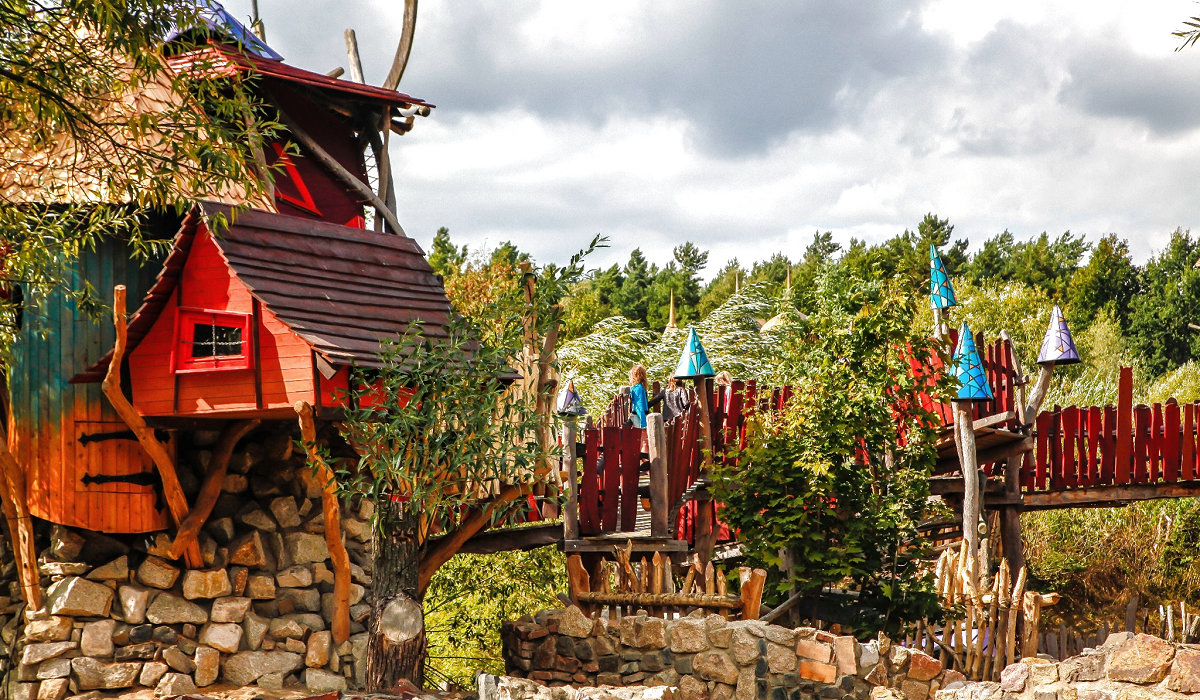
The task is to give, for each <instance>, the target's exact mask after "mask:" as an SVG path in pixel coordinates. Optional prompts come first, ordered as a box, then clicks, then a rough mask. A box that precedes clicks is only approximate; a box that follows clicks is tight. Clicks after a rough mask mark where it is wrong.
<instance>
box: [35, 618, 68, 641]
mask: <svg viewBox="0 0 1200 700" xmlns="http://www.w3.org/2000/svg"><path fill="white" fill-rule="evenodd" d="M71 629H72V620H71V618H69V617H59V616H57V615H51V616H49V617H46V618H45V619H41V620H31V621H30V622H29V624H27V625H25V639H26V640H28V641H30V642H63V641H66V640H68V639H70V638H71Z"/></svg>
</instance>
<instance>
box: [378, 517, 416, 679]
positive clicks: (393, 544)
mask: <svg viewBox="0 0 1200 700" xmlns="http://www.w3.org/2000/svg"><path fill="white" fill-rule="evenodd" d="M406 505H407V504H404V503H396V502H394V501H392V500H391V499H390V498H387V499H384V500H383V501H382V502H380V503H378V504H377V506H376V507H377V509H378V511H379V518H380V530H381V531H382V534H380V532H379V531H376V533H375V571H374V581H373V588H372V592H373V594H374V600H373V602H372V604H371V627H370V630H369V633H370V637H369V638H368V644H367V692H368V693H390V694H394V695H398V694H399V691H398V689H397V685H399V684H400V682H401V681H402V680H408V681H410V682H412V683H413V685H415V686H417V687H418V688H419V687H421V685H422V684H423V683H424V680H425V652H426V648H425V644H426V642H425V615H424V611H423V610H422V609H421V596H420V593H419V592H418V586H417V572H418V567H419V565H420V563H421V552H420V546H419V542H418V539H417V528H418V524H419V523H418V518H417V517H415V516H412V515H410V514H409V513H408V512H407V509H406Z"/></svg>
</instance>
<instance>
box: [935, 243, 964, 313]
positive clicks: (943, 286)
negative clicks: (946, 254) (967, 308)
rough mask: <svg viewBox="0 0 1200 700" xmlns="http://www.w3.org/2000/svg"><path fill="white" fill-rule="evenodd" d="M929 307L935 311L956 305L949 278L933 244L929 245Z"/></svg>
mask: <svg viewBox="0 0 1200 700" xmlns="http://www.w3.org/2000/svg"><path fill="white" fill-rule="evenodd" d="M929 305H930V306H931V307H933V308H935V309H948V308H950V307H951V306H957V305H958V302H957V301H956V300H955V299H954V288H953V287H951V286H950V276H949V275H947V274H946V266H945V265H944V264H942V256H941V255H940V254H939V253H938V249H937V246H935V245H933V244H930V245H929Z"/></svg>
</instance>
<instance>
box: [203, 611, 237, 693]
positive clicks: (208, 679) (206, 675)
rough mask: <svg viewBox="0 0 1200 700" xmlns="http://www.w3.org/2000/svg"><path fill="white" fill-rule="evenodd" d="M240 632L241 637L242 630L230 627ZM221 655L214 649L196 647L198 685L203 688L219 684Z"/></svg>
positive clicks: (235, 626) (234, 626)
mask: <svg viewBox="0 0 1200 700" xmlns="http://www.w3.org/2000/svg"><path fill="white" fill-rule="evenodd" d="M230 626H231V627H233V628H235V629H237V630H238V633H239V635H240V633H241V628H240V627H238V626H237V625H230ZM220 665H221V653H220V652H218V651H217V650H216V649H213V648H212V647H196V673H195V674H193V675H194V677H195V681H196V685H197V686H199V687H201V688H203V687H204V686H207V685H212V684H213V683H216V682H217V675H219V674H220V672H221V668H220Z"/></svg>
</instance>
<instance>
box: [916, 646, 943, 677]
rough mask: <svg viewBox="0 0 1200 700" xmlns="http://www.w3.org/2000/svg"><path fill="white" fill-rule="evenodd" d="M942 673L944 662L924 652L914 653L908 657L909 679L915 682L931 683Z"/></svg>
mask: <svg viewBox="0 0 1200 700" xmlns="http://www.w3.org/2000/svg"><path fill="white" fill-rule="evenodd" d="M941 672H942V662H941V661H938V660H937V659H935V658H933V657H932V656H930V655H929V654H926V653H925V652H923V651H915V650H914V651H912V652H910V653H909V657H908V677H909V678H911V679H912V680H915V681H931V680H933V679H934V678H936V677H937V674H939V673H941Z"/></svg>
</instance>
